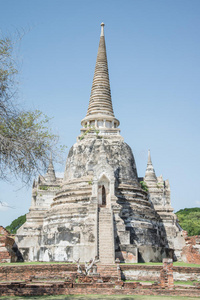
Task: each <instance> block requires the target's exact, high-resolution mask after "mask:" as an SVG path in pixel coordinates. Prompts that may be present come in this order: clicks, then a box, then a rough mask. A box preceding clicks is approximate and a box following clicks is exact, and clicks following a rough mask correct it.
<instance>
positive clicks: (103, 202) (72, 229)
mask: <svg viewBox="0 0 200 300" xmlns="http://www.w3.org/2000/svg"><path fill="white" fill-rule="evenodd" d="M119 124H120V122H119V120H118V119H116V118H115V115H114V111H113V106H112V100H111V92H110V82H109V74H108V65H107V55H106V47H105V38H104V24H103V23H102V24H101V36H100V43H99V49H98V54H97V60H96V67H95V73H94V79H93V84H92V90H91V96H90V102H89V107H88V111H87V114H86V117H85V118H84V119H83V120H82V121H81V125H82V128H81V135H80V136H79V137H78V138H77V142H76V143H75V144H74V145H73V146H72V148H71V149H70V151H69V154H68V158H67V162H66V167H65V173H64V178H63V179H62V180H61V179H58V178H56V176H55V172H54V168H53V164H52V161H51V162H50V166H49V168H48V171H47V174H46V175H45V176H44V177H42V176H39V179H38V181H37V182H34V184H33V197H32V203H31V207H30V211H29V213H28V214H27V221H26V223H25V224H24V225H23V226H22V227H21V228H20V229H19V230H18V231H17V235H16V242H17V244H18V246H19V248H20V250H21V252H22V253H23V255H24V258H25V260H28V261H74V260H75V259H76V260H77V259H78V258H80V260H81V261H85V260H90V259H91V258H94V257H95V256H97V257H98V258H99V260H100V262H101V263H105V264H108V263H113V262H114V261H115V259H117V258H118V259H119V260H120V261H121V262H137V261H138V260H139V261H162V258H164V257H171V258H172V257H173V255H174V257H176V258H177V259H180V251H181V249H182V246H183V245H184V239H183V237H182V234H181V229H180V227H179V226H178V224H177V218H176V215H175V214H174V213H173V209H172V207H171V203H170V187H169V182H168V181H164V180H163V179H162V177H156V175H155V171H154V169H153V166H152V162H151V158H150V153H149V158H148V164H147V170H146V174H145V176H144V178H143V181H144V182H146V185H147V187H148V191H145V190H143V189H142V188H141V184H140V180H142V179H139V178H138V175H137V169H136V164H135V160H134V156H133V153H132V150H131V148H130V147H129V146H128V145H127V144H126V143H125V142H124V139H123V137H122V136H121V135H120V129H119Z"/></svg>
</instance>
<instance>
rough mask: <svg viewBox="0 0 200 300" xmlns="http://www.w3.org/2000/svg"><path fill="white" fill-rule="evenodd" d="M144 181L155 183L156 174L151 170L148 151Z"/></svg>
mask: <svg viewBox="0 0 200 300" xmlns="http://www.w3.org/2000/svg"><path fill="white" fill-rule="evenodd" d="M144 180H145V181H157V177H156V173H155V170H154V168H153V164H152V161H151V153H150V150H148V162H147V168H146V172H145V177H144Z"/></svg>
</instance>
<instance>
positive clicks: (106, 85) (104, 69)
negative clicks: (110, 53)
mask: <svg viewBox="0 0 200 300" xmlns="http://www.w3.org/2000/svg"><path fill="white" fill-rule="evenodd" d="M104 26H105V25H104V23H101V36H100V42H99V49H98V54H97V60H96V66H95V72H94V78H93V83H92V90H91V95H90V103H89V107H88V111H87V116H89V115H91V114H98V113H101V114H105V115H109V116H113V117H114V112H113V107H112V101H111V92H110V81H109V74H108V63H107V55H106V44H105V37H104Z"/></svg>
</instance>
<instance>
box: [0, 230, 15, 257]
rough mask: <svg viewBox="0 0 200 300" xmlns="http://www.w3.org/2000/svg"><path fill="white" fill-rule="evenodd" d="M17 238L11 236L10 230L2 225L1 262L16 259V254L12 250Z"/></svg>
mask: <svg viewBox="0 0 200 300" xmlns="http://www.w3.org/2000/svg"><path fill="white" fill-rule="evenodd" d="M14 243H15V240H14V239H13V238H12V237H10V236H9V232H8V231H7V230H6V229H5V228H4V227H3V226H0V263H4V262H7V263H9V262H13V261H15V254H14V253H13V251H12V247H13V244H14Z"/></svg>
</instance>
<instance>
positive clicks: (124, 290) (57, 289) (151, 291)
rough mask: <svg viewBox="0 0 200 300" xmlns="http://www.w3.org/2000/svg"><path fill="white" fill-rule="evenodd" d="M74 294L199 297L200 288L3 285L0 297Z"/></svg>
mask: <svg viewBox="0 0 200 300" xmlns="http://www.w3.org/2000/svg"><path fill="white" fill-rule="evenodd" d="M72 294H83V295H84V294H86V295H87V294H101V295H160V296H162V295H163V296H164V295H165V296H166V295H168V296H177V295H178V296H186V297H197V298H198V297H199V295H200V287H180V286H179V287H176V288H173V289H162V288H160V286H159V285H158V284H157V285H156V284H146V285H145V284H141V283H139V282H131V283H124V282H122V281H118V282H115V283H95V284H94V283H73V284H72V283H70V282H45V283H41V282H40V283H39V282H38V283H33V282H32V283H22V282H13V283H1V284H0V296H30V295H31V296H42V295H72Z"/></svg>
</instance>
